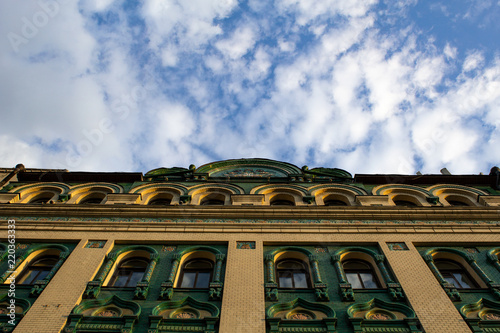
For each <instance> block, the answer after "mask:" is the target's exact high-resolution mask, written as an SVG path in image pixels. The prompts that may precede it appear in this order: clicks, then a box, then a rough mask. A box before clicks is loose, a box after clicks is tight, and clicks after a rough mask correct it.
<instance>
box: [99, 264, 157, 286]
mask: <svg viewBox="0 0 500 333" xmlns="http://www.w3.org/2000/svg"><path fill="white" fill-rule="evenodd" d="M148 265H149V261H148V260H147V259H146V258H143V257H132V258H129V259H126V260H125V261H123V262H121V263H120V264H119V265H118V268H117V269H116V271H115V273H114V274H113V277H112V278H111V280H110V283H109V286H113V287H135V286H136V285H137V283H138V282H140V281H141V280H142V278H143V276H144V273H145V272H146V268H147V267H148Z"/></svg>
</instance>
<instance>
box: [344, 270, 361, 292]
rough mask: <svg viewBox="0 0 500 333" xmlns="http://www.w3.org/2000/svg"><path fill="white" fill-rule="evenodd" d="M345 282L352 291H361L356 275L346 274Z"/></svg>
mask: <svg viewBox="0 0 500 333" xmlns="http://www.w3.org/2000/svg"><path fill="white" fill-rule="evenodd" d="M345 275H346V277H347V282H349V283H350V284H351V286H352V288H353V289H363V284H362V283H361V279H360V277H359V275H358V273H346V274H345Z"/></svg>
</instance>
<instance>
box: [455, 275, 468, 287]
mask: <svg viewBox="0 0 500 333" xmlns="http://www.w3.org/2000/svg"><path fill="white" fill-rule="evenodd" d="M453 277H454V278H455V279H456V280H457V281H458V283H459V284H460V287H458V288H465V289H469V288H472V286H471V283H470V281H469V279H467V277H466V276H465V275H464V274H462V273H453Z"/></svg>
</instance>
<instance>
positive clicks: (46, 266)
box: [17, 255, 59, 284]
mask: <svg viewBox="0 0 500 333" xmlns="http://www.w3.org/2000/svg"><path fill="white" fill-rule="evenodd" d="M58 261H59V257H58V256H56V255H46V256H42V257H39V258H38V259H36V260H35V261H33V262H30V263H29V264H28V266H27V267H26V268H25V269H24V270H23V272H22V273H21V275H20V276H19V278H18V279H17V283H19V284H33V283H35V281H37V280H42V279H44V278H45V277H46V276H47V275H49V273H50V271H51V270H52V268H53V267H54V265H55V264H56V263H57V262H58Z"/></svg>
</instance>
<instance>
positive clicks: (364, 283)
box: [342, 259, 380, 289]
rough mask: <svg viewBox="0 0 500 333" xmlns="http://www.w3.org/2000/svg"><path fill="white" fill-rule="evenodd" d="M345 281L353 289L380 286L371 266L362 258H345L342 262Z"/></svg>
mask: <svg viewBox="0 0 500 333" xmlns="http://www.w3.org/2000/svg"><path fill="white" fill-rule="evenodd" d="M342 266H343V268H344V272H345V275H346V277H347V281H348V282H349V283H350V284H351V286H352V288H353V289H375V288H380V284H379V283H378V281H377V278H376V276H375V273H374V271H373V268H372V266H371V265H370V264H369V263H368V262H366V261H364V260H358V259H356V260H346V261H344V262H343V263H342Z"/></svg>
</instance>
